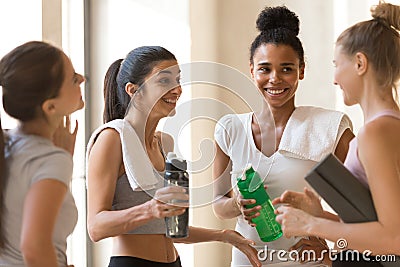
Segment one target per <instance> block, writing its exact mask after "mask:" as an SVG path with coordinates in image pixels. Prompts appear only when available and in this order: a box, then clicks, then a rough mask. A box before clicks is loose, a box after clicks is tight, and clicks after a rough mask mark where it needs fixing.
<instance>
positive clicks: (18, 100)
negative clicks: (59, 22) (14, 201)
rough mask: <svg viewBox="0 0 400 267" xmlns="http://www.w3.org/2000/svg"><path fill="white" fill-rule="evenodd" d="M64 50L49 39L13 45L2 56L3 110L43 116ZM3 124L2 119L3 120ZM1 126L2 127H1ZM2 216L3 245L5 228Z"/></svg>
mask: <svg viewBox="0 0 400 267" xmlns="http://www.w3.org/2000/svg"><path fill="white" fill-rule="evenodd" d="M63 55H64V54H63V52H62V51H61V50H60V49H58V48H57V47H54V46H52V45H50V44H48V43H45V42H39V41H32V42H28V43H25V44H23V45H20V46H18V47H16V48H14V49H13V50H12V51H11V52H9V53H8V54H7V55H5V56H4V57H3V58H2V59H1V60H0V86H1V87H2V89H3V107H4V110H5V111H6V112H7V113H8V114H9V115H10V116H11V117H13V118H15V119H18V120H20V121H22V122H26V121H30V120H32V119H35V118H37V117H38V116H42V113H41V105H42V104H43V102H44V101H46V100H47V99H50V98H54V97H57V96H58V94H59V91H60V88H61V85H62V82H63V80H64V65H63ZM0 126H1V122H0ZM0 128H1V127H0ZM0 150H1V151H2V152H1V153H0V154H1V155H0V168H1V169H0V218H1V217H2V216H3V205H4V202H3V196H4V185H5V160H4V140H3V131H2V130H1V134H0ZM1 221H2V220H1V219H0V247H1V248H3V247H4V229H3V225H1Z"/></svg>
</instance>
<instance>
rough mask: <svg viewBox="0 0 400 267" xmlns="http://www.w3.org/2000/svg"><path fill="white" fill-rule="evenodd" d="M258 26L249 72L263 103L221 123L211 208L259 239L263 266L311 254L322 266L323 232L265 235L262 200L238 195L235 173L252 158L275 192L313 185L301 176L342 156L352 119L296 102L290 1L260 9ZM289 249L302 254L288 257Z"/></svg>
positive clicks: (300, 54) (298, 63)
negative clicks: (259, 225) (260, 229)
mask: <svg viewBox="0 0 400 267" xmlns="http://www.w3.org/2000/svg"><path fill="white" fill-rule="evenodd" d="M257 28H258V30H259V31H260V34H259V35H258V36H257V37H256V38H255V40H254V41H253V43H252V44H251V47H250V72H251V77H252V79H253V81H254V83H255V85H256V86H257V88H258V89H259V90H260V92H261V94H262V96H263V97H264V100H265V101H264V105H263V107H262V109H261V110H260V111H257V112H251V113H245V114H229V115H226V116H224V117H222V118H221V119H220V121H219V122H218V124H217V126H216V129H215V140H216V157H215V161H214V166H213V178H214V180H215V183H214V185H215V186H214V195H215V202H214V203H213V208H214V212H215V214H216V215H217V216H218V217H219V218H221V219H231V218H237V224H236V230H237V231H238V232H239V233H241V234H242V235H243V236H245V237H247V238H249V239H252V240H254V241H255V242H256V248H257V249H258V251H259V255H261V256H262V257H263V258H262V259H263V260H265V261H264V262H263V264H265V266H273V263H280V264H283V263H282V262H286V263H285V264H286V265H284V266H299V265H300V263H299V261H307V260H310V261H311V262H309V263H307V266H320V264H321V263H319V261H320V260H321V258H320V255H319V252H321V250H322V249H327V247H326V243H325V241H324V240H320V239H317V238H314V237H310V236H306V235H305V236H303V237H292V238H286V237H281V238H279V239H277V240H275V241H271V242H263V241H261V239H260V238H259V236H258V234H257V232H256V229H255V228H254V223H253V222H252V219H253V218H255V217H257V216H259V215H260V213H259V212H258V211H259V209H260V208H261V207H260V206H255V207H253V208H250V209H248V208H246V205H249V204H253V203H255V200H245V199H242V198H241V197H240V193H239V192H238V190H237V187H236V186H235V185H236V178H237V177H236V175H235V173H237V172H241V171H242V172H243V170H244V169H245V168H246V166H248V164H251V165H252V166H253V168H254V169H255V170H256V171H257V172H258V173H259V174H260V176H261V177H262V178H263V181H264V185H265V186H266V187H267V192H268V194H269V195H270V197H271V199H274V198H276V197H279V196H280V195H281V194H282V193H283V192H284V191H285V190H288V189H290V190H296V191H299V190H303V189H304V190H306V192H307V193H309V192H310V191H309V190H310V189H308V185H307V184H306V182H305V180H304V176H305V175H306V174H307V172H308V171H309V170H310V169H311V168H312V167H313V166H314V165H315V164H316V163H317V162H318V161H320V160H321V159H322V158H323V157H324V156H325V155H327V154H329V153H335V154H336V156H337V157H338V158H339V159H340V160H342V161H344V159H345V156H346V154H347V150H348V143H349V141H350V140H351V139H352V138H353V137H354V135H353V134H352V132H351V122H350V119H349V118H348V117H347V116H346V115H345V114H343V113H341V112H337V111H331V110H326V109H322V108H317V107H307V106H303V107H302V106H300V107H296V106H295V95H296V91H297V87H298V84H299V81H300V80H302V79H303V78H304V70H305V60H304V50H303V46H302V44H301V41H300V40H299V38H298V37H297V35H298V34H299V19H298V17H297V15H296V14H295V13H293V12H292V11H290V10H289V9H288V8H286V7H285V6H278V7H266V8H265V9H264V10H263V11H262V12H261V13H260V14H259V16H258V19H257ZM243 129H246V130H243ZM271 137H274V138H275V140H271V139H273V138H271ZM238 151H240V153H238ZM231 171H232V172H231ZM221 181H224V182H221ZM299 236H300V235H299ZM292 249H297V250H298V253H297V255H300V256H299V257H289V256H288V255H290V254H289V250H292ZM281 250H283V251H284V252H285V251H286V254H285V256H284V257H281V256H278V255H277V253H276V252H277V251H281ZM310 250H314V251H315V252H316V255H317V256H316V257H314V258H312V257H311V258H310V259H309V258H302V257H301V255H304V254H302V251H310ZM274 252H275V253H274ZM292 255H294V254H292ZM328 261H329V260H328ZM248 264H249V262H248V261H247V259H246V258H245V257H243V254H242V253H241V252H239V251H238V250H236V249H233V252H232V265H231V266H247V265H248ZM271 264H272V265H271ZM279 266H283V265H279Z"/></svg>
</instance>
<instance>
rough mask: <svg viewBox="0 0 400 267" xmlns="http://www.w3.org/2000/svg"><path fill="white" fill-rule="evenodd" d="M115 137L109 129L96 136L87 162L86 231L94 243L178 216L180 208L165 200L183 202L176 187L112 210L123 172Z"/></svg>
mask: <svg viewBox="0 0 400 267" xmlns="http://www.w3.org/2000/svg"><path fill="white" fill-rule="evenodd" d="M121 166H122V150H121V143H120V138H119V134H118V133H117V132H116V131H115V130H112V129H106V130H104V131H102V132H101V133H100V135H99V136H98V138H97V140H96V143H95V144H94V145H93V147H92V149H91V151H90V155H89V159H88V177H87V178H88V223H87V224H88V226H87V227H88V232H89V236H90V238H91V239H92V240H93V241H94V242H97V241H99V240H101V239H104V238H106V237H111V236H117V235H121V234H124V233H126V232H128V231H130V230H132V229H134V228H136V227H139V226H141V225H144V224H146V223H147V222H149V221H150V220H153V219H157V218H164V217H166V216H174V215H180V214H182V213H183V212H184V209H182V208H179V209H177V208H176V206H171V205H168V204H165V202H167V201H168V200H169V199H172V198H174V199H184V200H187V199H188V197H187V195H186V194H183V192H184V189H182V188H178V187H169V188H162V189H159V190H157V192H156V195H155V199H152V200H150V201H148V202H146V203H143V204H142V205H138V206H134V207H131V208H128V209H125V210H117V211H112V210H111V207H112V201H113V197H114V193H115V185H116V182H117V178H118V176H120V175H122V174H123V173H124V170H123V168H122V167H121Z"/></svg>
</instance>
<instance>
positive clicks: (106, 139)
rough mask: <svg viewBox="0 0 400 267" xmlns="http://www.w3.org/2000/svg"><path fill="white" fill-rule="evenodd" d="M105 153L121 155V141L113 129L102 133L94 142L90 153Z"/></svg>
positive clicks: (107, 129)
mask: <svg viewBox="0 0 400 267" xmlns="http://www.w3.org/2000/svg"><path fill="white" fill-rule="evenodd" d="M99 151H104V152H107V153H110V154H113V155H114V154H115V153H118V154H121V153H122V148H121V139H120V136H119V133H118V132H117V131H116V130H115V129H112V128H106V129H104V130H103V131H101V132H100V133H99V134H98V136H97V138H96V141H95V142H94V144H93V146H92V149H91V151H90V153H91V154H92V153H93V152H99Z"/></svg>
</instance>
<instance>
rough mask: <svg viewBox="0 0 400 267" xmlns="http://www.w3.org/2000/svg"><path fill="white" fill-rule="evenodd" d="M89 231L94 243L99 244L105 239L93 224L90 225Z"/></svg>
mask: <svg viewBox="0 0 400 267" xmlns="http://www.w3.org/2000/svg"><path fill="white" fill-rule="evenodd" d="M87 230H88V234H89V237H90V240H92V241H93V242H98V241H100V240H102V239H103V238H104V237H103V236H102V235H101V233H100V231H99V230H98V229H97V227H96V226H95V225H93V224H89V223H88V226H87Z"/></svg>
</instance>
